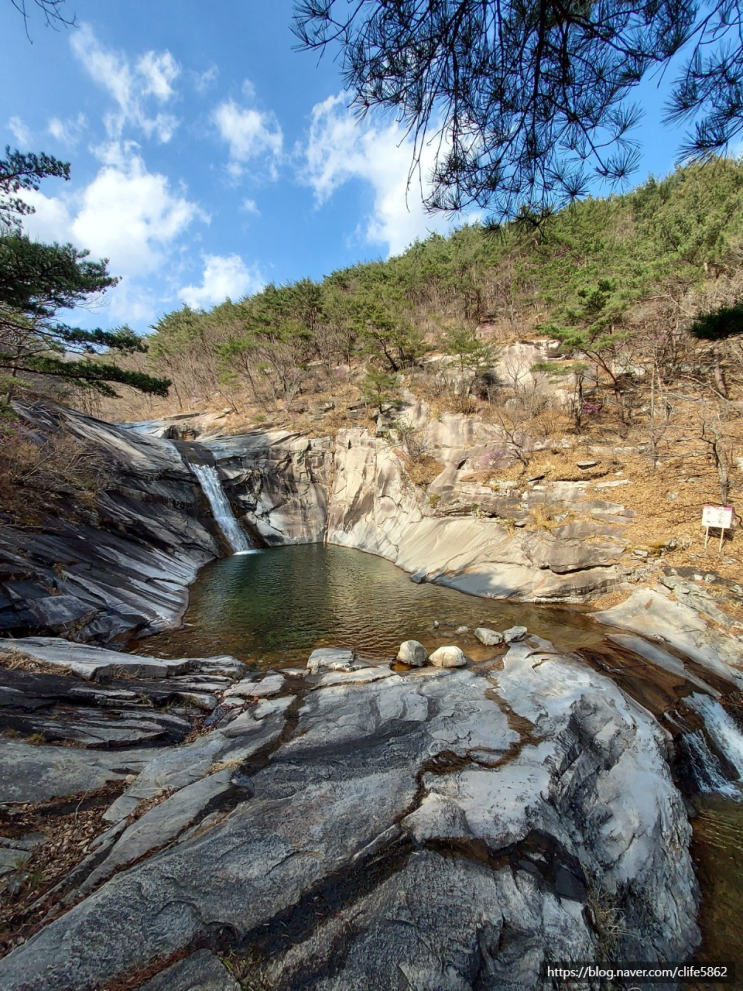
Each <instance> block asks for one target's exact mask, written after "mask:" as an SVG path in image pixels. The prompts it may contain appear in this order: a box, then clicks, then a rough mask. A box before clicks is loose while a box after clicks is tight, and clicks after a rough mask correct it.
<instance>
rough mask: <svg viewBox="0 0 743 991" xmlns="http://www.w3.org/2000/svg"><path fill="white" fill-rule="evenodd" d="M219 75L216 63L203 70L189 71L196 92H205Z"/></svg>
mask: <svg viewBox="0 0 743 991" xmlns="http://www.w3.org/2000/svg"><path fill="white" fill-rule="evenodd" d="M217 76H219V69H218V67H217V66H216V65H212V66H209V68H208V69H207V70H206V71H205V72H193V71H192V72H191V77H192V79H193V84H194V87H195V89H196V91H197V92H198V93H206V91H207V90H209V89H211V87H212V86H213V85H214V83H215V82H216V81H217Z"/></svg>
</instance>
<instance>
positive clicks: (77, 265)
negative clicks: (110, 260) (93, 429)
mask: <svg viewBox="0 0 743 991" xmlns="http://www.w3.org/2000/svg"><path fill="white" fill-rule="evenodd" d="M6 156H7V157H6V158H5V159H4V160H2V161H0V376H1V378H0V388H1V389H2V390H3V395H4V396H5V400H6V401H7V398H8V397H9V396H10V395H11V394H12V393H13V391H17V390H18V389H27V388H30V385H31V383H30V381H29V377H30V378H31V379H35V380H36V381H39V380H38V378H37V377H38V376H42V377H43V378H42V379H41V381H43V379H44V378H52V379H63V380H65V381H67V382H73V383H74V384H76V385H77V386H82V387H85V388H87V389H92V390H94V391H96V392H99V393H101V394H103V395H106V396H114V395H116V393H115V392H114V390H113V388H112V386H111V384H110V383H112V382H115V383H120V384H123V385H129V386H133V387H134V388H135V389H139V390H140V391H142V392H150V393H154V394H156V395H160V396H165V395H167V392H168V386H169V385H170V382H169V381H168V380H167V379H163V378H155V377H152V376H149V375H146V374H145V373H143V372H140V371H129V370H126V369H124V368H121V367H119V366H117V365H114V364H113V363H111V362H110V361H108V360H106V357H107V356H108V355H110V354H111V353H118V354H132V353H134V352H137V351H138V352H144V351H146V350H147V348H146V346H145V345H144V344H143V343H142V341H141V339H140V338H139V337H138V336H137V335H136V334H134V333H133V332H132V331H131V330H130V329H129V328H128V327H121V328H119V329H118V330H113V331H104V330H81V329H80V328H77V327H70V326H69V325H67V324H66V323H64V322H63V321H61V320H60V319H58V316H57V314H58V313H59V311H60V310H66V309H72V308H74V307H75V306H79V305H80V304H82V303H86V302H88V301H90V299H91V298H95V297H96V296H98V295H99V294H101V293H103V292H105V290H106V289H109V288H110V287H111V286H115V285H116V283H117V282H118V279H116V278H114V277H113V276H111V275H109V274H108V271H107V267H106V266H107V262H106V261H100V262H94V261H89V260H88V252H87V251H80V250H79V249H77V248H75V247H73V246H72V245H71V244H63V245H60V244H41V243H39V242H37V241H32V240H31V239H30V238H29V237H27V236H25V235H23V234H22V233H21V232H20V218H21V217H22V216H23V215H25V214H27V213H29V212H32V211H31V210H30V208H29V207H28V206H27V205H26V204H25V203H24V202H23V200H22V199H21V198H19V197H18V196H17V195H16V194H17V193H19V192H20V191H22V190H28V189H38V186H39V183H40V181H41V179H43V178H45V177H46V176H58V177H61V178H65V179H67V178H69V166H68V165H67V164H66V163H64V162H59V161H57V159H54V158H51V157H50V156H48V155H24V154H21V153H20V152H17V151H15V152H11V150H10V149H9V148H8V149H7V150H6ZM77 356H83V360H77Z"/></svg>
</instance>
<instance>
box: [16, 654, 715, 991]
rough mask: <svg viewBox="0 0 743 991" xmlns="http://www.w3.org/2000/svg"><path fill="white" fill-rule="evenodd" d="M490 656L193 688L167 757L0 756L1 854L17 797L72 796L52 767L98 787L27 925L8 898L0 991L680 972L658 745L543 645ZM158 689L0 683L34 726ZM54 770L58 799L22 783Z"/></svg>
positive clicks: (671, 791)
mask: <svg viewBox="0 0 743 991" xmlns="http://www.w3.org/2000/svg"><path fill="white" fill-rule="evenodd" d="M500 657H502V660H501V659H499V660H498V661H497V662H495V661H493V662H491V663H487V662H486V663H482V664H479V665H470V666H468V667H467V668H461V669H455V670H446V669H439V668H434V667H424V668H420V669H414V670H410V671H408V672H404V673H400V672H393V671H391V670H390V669H389V667H388V666H386V665H376V666H371V667H370V666H368V665H367V666H364V665H363V664H361V663H360V662H357V663H354V664H353V666H352V669H351V670H333V669H332V667H328V666H320V665H318V666H317V671H316V673H312V671H311V669H310V671H307V672H301V671H296V672H292V673H288V672H286V673H285V674H284V677H283V680H282V681H281V682H280V683H279V682H278V680H277V676H276V675H275V674H268V675H267V676H266V677H265V678H262V677H261V675H260V673H255V674H253V675H252V676H251V677H250V679H249V678H248V677H247V676H246V677H244V678H243V681H246V682H247V681H248V680H250V681H251V684H252V688H253V689H254V690H253V692H252V693H251V695H250V696H243V695H241V694H237V695H236V694H233V695H231V696H226V693H227V692H228V691H229V689H230V686H232V684H233V683H232V682H229V685H226V686H224V687H222V688H221V689H219V688H218V687H216V686H215V687H214V688H213V694H214V696H215V699H216V700H217V706H216V707H215V709H214V710H213V713H212V714H211V716H214V715H215V714H217V713H220V710H223V711H221V714H220V715H219V718H218V719H215V720H212V722H211V725H210V727H207V725H206V723H207V720H208V719H211V716H209V717H206V718H205V717H204V713H203V712H200V714H196V711H195V710H194V709H193V708H189V707H185V708H184V715H183V718H186V719H187V720H189V721H190V722H191V725H192V726H193V731H192V734H191V736H190V737H189V738H188V739H187V740H186V741H184V742H181V743H171V744H169V745H166V746H151V747H149V748H142V747H138V746H133V747H132V746H130V747H126V748H123V749H119V750H112V749H110V747H109V746H108V744H106V745H98V746H96V747H91V746H86V747H82V746H80V745H75V746H65V747H59V746H57V747H54V746H33V745H31V744H29V743H28V742H25V741H23V740H20V739H12V740H2V741H0V745H2V746H6V747H9V748H11V750H12V753H10V752H9V753H7V754H3V755H0V759H1V760H3V766H4V767H11V766H14V767H17V768H18V769H19V770H18V774H17V775H16V777H15V779H14V784H13V786H12V790H9V791H6V792H5V793H4V794H3V796H2V798H1V799H0V801H1V802H2V803H4V804H2V806H0V812H2V815H1V816H0V835H2V834H3V833H8V834H9V829H8V827H7V826H6V824H7V823H18V822H20V821H21V819H22V813H23V814H28V815H30V814H31V813H30V812H25V811H24V810H27V809H30V808H31V806H29V805H23V804H22V803H33V802H34V801H39V800H41V798H40V796H41V795H48V794H50V793H51V794H57V795H63V794H69V795H72V794H73V792H74V791H75V789H76V790H77V791H79V790H80V778H74V774H73V771H72V770H69V769H67V770H60V768H64V764H65V761H68V760H69V761H72V764H71V765H70V767H72V766H73V765H74V766H75V767H77V769H78V771H79V772H80V774H82V775H87V779H86V783H85V784H83V785H82V788H92V787H93V786H94V784H95V783H97V782H98V781H104V782H105V781H108V782H110V781H111V780H112V779H113V781H114V785H117V782H118V793H116V794H112V795H111V796H110V798H109V799H108V807H107V808H106V809H105V811H104V812H103V817H102V818H101V820H100V827H99V833H98V835H97V836H96V837H95V838H94V839H92V840H91V841H90V842H88V843H87V844H86V847H85V850H84V851H83V852H84V855H83V856H82V858H81V859H80V860H79V861H78V862H77V863H76V864H75V865H73V866H72V868H71V869H70V871H69V872H68V874H67V875H66V876H65V877H64V878H63V879H61V880H58V881H57V883H56V884H55V887H54V890H53V891H51V892H47V893H46V894H44V893H43V892H38V893H36V894H35V897H36V901H35V902H34V905H35V907H34V908H33V910H32V908H31V907H30V903H29V904H27V902H24V901H23V900H22V895H23V889H22V887H21V894H20V895H13V899H14V901H13V905H15V906H16V907H15V908H14V911H15V912H16V922H17V924H18V926H19V928H23V927H24V925H25V928H23V932H24V937H25V941H21V942H16V945H15V946H14V948H13V949H12V950H11V952H10V953H8V954H7V955H6V956H5V957H3V958H2V959H0V987H2V988H3V991H31V989H34V991H36V989H38V988H44V987H50V988H51V987H54V988H55V989H57V991H92V989H94V988H99V987H105V986H106V985H107V984H109V983H113V982H116V981H119V982H120V981H126V982H128V983H127V986H128V987H132V988H139V989H140V991H171V989H172V991H181V989H183V988H185V987H199V988H202V987H203V988H204V989H210V991H211V989H214V991H216V989H217V988H219V989H230V988H233V987H235V988H237V987H238V986H240V984H242V985H243V986H247V987H253V986H261V982H262V983H263V986H270V987H273V988H277V989H281V991H289V989H297V988H314V989H323V991H330V989H337V991H341V989H343V991H346V989H357V988H358V989H362V988H363V989H364V991H377V989H379V991H382V989H384V991H387V989H388V988H392V987H401V986H406V987H416V988H420V989H423V988H426V989H433V988H435V989H437V991H438V989H456V991H466V989H475V988H477V989H478V991H482V989H493V991H495V989H501V988H514V989H516V988H518V989H523V988H532V987H534V988H536V987H538V986H541V984H540V976H539V974H540V968H541V966H542V964H543V962H544V961H545V960H546V959H547V958H548V957H551V958H553V959H554V958H557V959H596V958H597V955H598V954H599V953H601V954H603V955H604V956H603V957H602V959H604V958H605V956H606V955H607V954H608V955H609V957H610V958H614V959H645V960H655V959H660V958H670V959H683V958H685V957H686V956H687V955H688V954H689V953H690V952H692V951H693V949H694V947H695V945H696V943H697V940H698V933H697V929H696V924H695V922H694V919H695V915H696V907H697V899H698V893H697V887H696V881H695V879H694V873H693V869H692V863H691V859H690V856H689V839H690V830H689V825H688V821H687V818H686V812H685V808H684V804H683V801H682V799H681V796H680V794H679V793H678V791H677V789H676V787H675V786H674V784H673V781H672V778H671V775H670V772H669V768H668V765H667V762H666V758H667V751H668V736H667V734H666V733H665V731H663V730H662V729H661V728H660V727H659V725H658V723H657V722H656V721H655V720H654V719H653V718H652V716H650V714H649V713H648V712H647V711H646V710H645V709H644V708H642V707H641V706H638V705H636V704H635V703H633V702H632V701H631V700H629V699H628V697H627V696H626V695H625V694H624V693H623V692H622V691H621V690H620V689H619V688H617V687H616V686H615V685H614V684H613V683H612V682H611V681H609V680H608V679H606V678H605V677H603V676H602V675H600V674H598V673H596V672H595V671H592V670H591V669H590V668H589V667H588V666H586V665H585V664H583V663H581V662H580V661H579V660H578V659H577V658H576V657H574V656H572V655H571V656H562V655H559V654H558V653H557V652H555V651H554V649H553V648H552V647H551V645H549V644H547V643H546V642H545V641H540V640H538V639H537V638H534V637H529V636H527V637H526V639H525V640H523V641H520V642H518V643H514V644H513V645H512V646H511V647H510V648H509V649H508V651H507V653H505V656H503V655H502V654H499V658H500ZM4 673H7V671H3V674H4ZM11 673H12V674H15V673H17V674H19V675H20V674H24V673H23V672H11ZM197 673H198V672H197V671H196V670H192V671H191V672H189V677H194V676H196V674H197ZM178 677H181V676H174V677H173V678H162V679H157V680H156V681H153V680H152V679H150V680H149V681H148V680H147V679H143V680H142V682H141V685H140V682H139V681H138V679H137V678H136V677H135V678H131V679H126V680H125V681H122V680H115V679H111V681H109V680H107V676H105V675H104V676H102V681H101V682H100V683H98V682H95V683H92V682H89V681H85V680H83V679H82V678H81V677H79V676H76V675H75V674H69V675H66V676H64V677H63V676H61V675H59V674H56V673H48V674H47V673H38V674H36V675H34V680H33V682H31V681H28V680H25V681H24V680H23V678H21V679H20V680H18V681H17V682H16V683H15V684H10V683H9V684H8V685H7V687H8V688H9V689H10V690H11V692H10V694H11V695H12V689H13V688H14V687H17V688H18V690H19V691H20V692H21V694H23V696H24V698H25V699H26V700H27V702H26V703H25V704H26V705H27V706H31V705H32V703H33V699H34V698H37V699H38V700H39V702H40V708H42V709H43V708H44V707H46V706H47V705H48V702H49V699H50V698H52V697H53V694H54V692H58V693H59V698H60V700H62V699H64V700H65V704H67V702H68V701H69V700H70V699H74V698H75V689H76V688H82V689H84V691H85V692H87V695H85V696H84V697H85V700H86V702H85V705H86V708H88V709H92V710H94V711H96V710H97V705H94V704H91V701H90V697H91V696H90V693H91V692H99V693H100V694H101V698H108V699H109V701H111V702H113V703H114V705H115V706H117V707H118V708H119V710H120V711H121V712H123V711H125V710H126V711H129V710H127V707H126V705H125V704H124V703H125V701H126V700H125V699H121V698H117V697H116V693H121V692H122V691H125V689H122V688H121V685H122V684H126V685H128V686H129V689H130V690H131V691H132V692H135V693H140V689H141V687H142V686H144V688H145V691H144V692H143V693H142V694H144V696H145V697H147V695H146V692H147V691H150V692H154V691H155V689H152V688H149V687H148V686H151V685H156V686H157V688H158V689H159V691H160V692H162V693H165V692H167V691H168V689H169V687H170V683H171V682H172V681H173V680H177V678H178ZM212 677H213V676H212ZM44 679H51V681H50V682H49V683H48V684H47V685H46V687H44ZM269 679H273V681H272V683H271V684H270V685H269V684H267V685H266V686H265V691H261V684H262V681H264V680H265V681H266V682H268V681H269ZM60 682H65V683H66V684H67V685H68V687H67V688H66V689H65V690H64V691H63V690H62V688H61V687H60ZM174 691H175V690H174ZM106 693H109V694H106ZM261 695H265V696H268V697H261ZM160 698H162V695H160V696H154V695H153V696H152V697H150V699H149V703H148V705H147V706H145V709H147V711H152V710H155V709H157V705H156V701H157V700H158V699H160ZM225 699H227V701H229V702H230V705H229V706H226V705H224V700H225ZM60 704H61V702H60ZM102 705H103V703H102V702H101V706H102ZM31 711H33V710H31ZM132 711H133V709H132ZM127 718H129V717H128V716H126V717H123V721H124V722H126V719H127ZM55 760H56V761H57V762H58V763H56V764H55V763H54V762H55ZM34 762H35V763H34ZM75 762H79V765H78V764H77V763H75ZM39 767H41V768H46V771H45V772H44V774H43V775H39V774H38V772H37V768H39ZM91 768H94V769H95V770H91ZM23 769H25V770H23ZM75 773H77V772H75ZM50 775H51V779H52V780H55V781H59V780H60V779H61V778H65V776H66V779H65V780H66V783H65V784H64V786H56V790H55V788H54V787H52V786H50V787H51V792H50V790H49V787H45V788H42V789H39V787H38V785H39V782H40V781H42V782H43V781H49V780H50ZM96 775H97V777H96ZM60 788H61V790H60ZM75 800H76V801H79V798H78V797H76V798H75ZM14 828H15V834H16V835H18V834H20V832H21V830H20V827H14ZM11 832H12V830H11ZM10 839H11V837H10V836H8V842H10ZM0 842H5V841H0ZM0 849H6V848H5V847H0ZM34 849H35V848H33V847H32V852H31V857H33V856H35V853H34V852H33V850H34ZM12 856H13V857H14V856H15V854H13V855H12ZM23 856H25V852H24V853H23ZM5 859H8V858H5ZM11 869H13V868H11ZM45 898H46V901H45ZM18 899H21V901H20V902H19V901H18ZM24 906H26V907H24ZM24 912H26V913H27V914H26V915H24V914H23V913H24ZM29 913H30V914H29ZM24 919H26V920H27V921H26V922H25V923H23V920H24ZM29 920H30V921H29ZM607 920H608V922H607ZM224 960H229V961H230V970H229V971H228V969H227V968H226V967H225V965H224V963H223V962H222V961H224ZM140 974H141V977H139V978H138V976H137V975H140ZM233 975H234V976H233ZM238 982H239V983H238Z"/></svg>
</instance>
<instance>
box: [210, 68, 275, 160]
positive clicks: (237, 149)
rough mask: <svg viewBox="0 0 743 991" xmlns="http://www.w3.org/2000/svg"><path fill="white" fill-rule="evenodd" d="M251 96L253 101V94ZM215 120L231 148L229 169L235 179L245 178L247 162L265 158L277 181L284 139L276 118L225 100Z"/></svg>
mask: <svg viewBox="0 0 743 991" xmlns="http://www.w3.org/2000/svg"><path fill="white" fill-rule="evenodd" d="M243 89H244V90H245V87H243ZM247 95H248V97H250V90H248V91H247ZM213 120H214V123H215V124H216V125H217V130H218V131H219V135H220V137H221V138H222V140H223V141H226V142H227V144H228V145H229V149H230V165H229V169H230V172H231V173H232V174H233V175H235V176H239V175H240V174H242V172H243V171H244V165H245V163H246V162H249V161H251V160H253V159H259V158H262V159H264V160H265V161H266V162H267V164H268V168H269V173H270V175H271V177H272V178H276V165H277V163H278V162H279V160H280V159H281V153H282V149H283V144H284V135H283V132H282V130H281V126H280V124H279V122H278V121H277V120H276V117H275V116H274V114H272V113H270V112H267V113H263V112H262V111H260V110H256V109H255V107H249V106H240V104H238V103H236V102H235V101H234V100H225V101H224V103H220V105H219V106H218V107H217V108H216V109H215V111H214V114H213Z"/></svg>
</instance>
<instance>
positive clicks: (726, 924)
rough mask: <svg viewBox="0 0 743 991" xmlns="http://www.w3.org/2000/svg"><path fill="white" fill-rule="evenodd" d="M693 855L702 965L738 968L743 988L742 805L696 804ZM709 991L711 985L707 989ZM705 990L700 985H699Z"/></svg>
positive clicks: (726, 801)
mask: <svg viewBox="0 0 743 991" xmlns="http://www.w3.org/2000/svg"><path fill="white" fill-rule="evenodd" d="M741 797H743V796H741ZM694 804H695V806H696V808H697V816H696V818H695V819H693V820H692V826H693V829H694V839H693V844H692V853H693V856H694V862H695V864H696V868H697V875H698V877H699V883H700V885H701V887H702V909H701V912H700V917H699V923H700V927H701V930H702V947H701V949H700V951H699V953H698V954H697V956H696V959H697V960H698V961H699V962H700V963H720V962H723V961H724V962H730V963H734V964H735V973H736V981H735V983H734V984H732V985H731V984H726V985H719V987H723V986H724V987H726V988H738V989H740V988H743V803H742V802H741V801H740V800H738V801H736V800H735V799H732V798H730V797H727V796H724V795H702V796H699V797H698V798H696V799H695V800H694ZM704 986H705V987H709V986H710V985H704ZM700 987H701V985H700Z"/></svg>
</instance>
